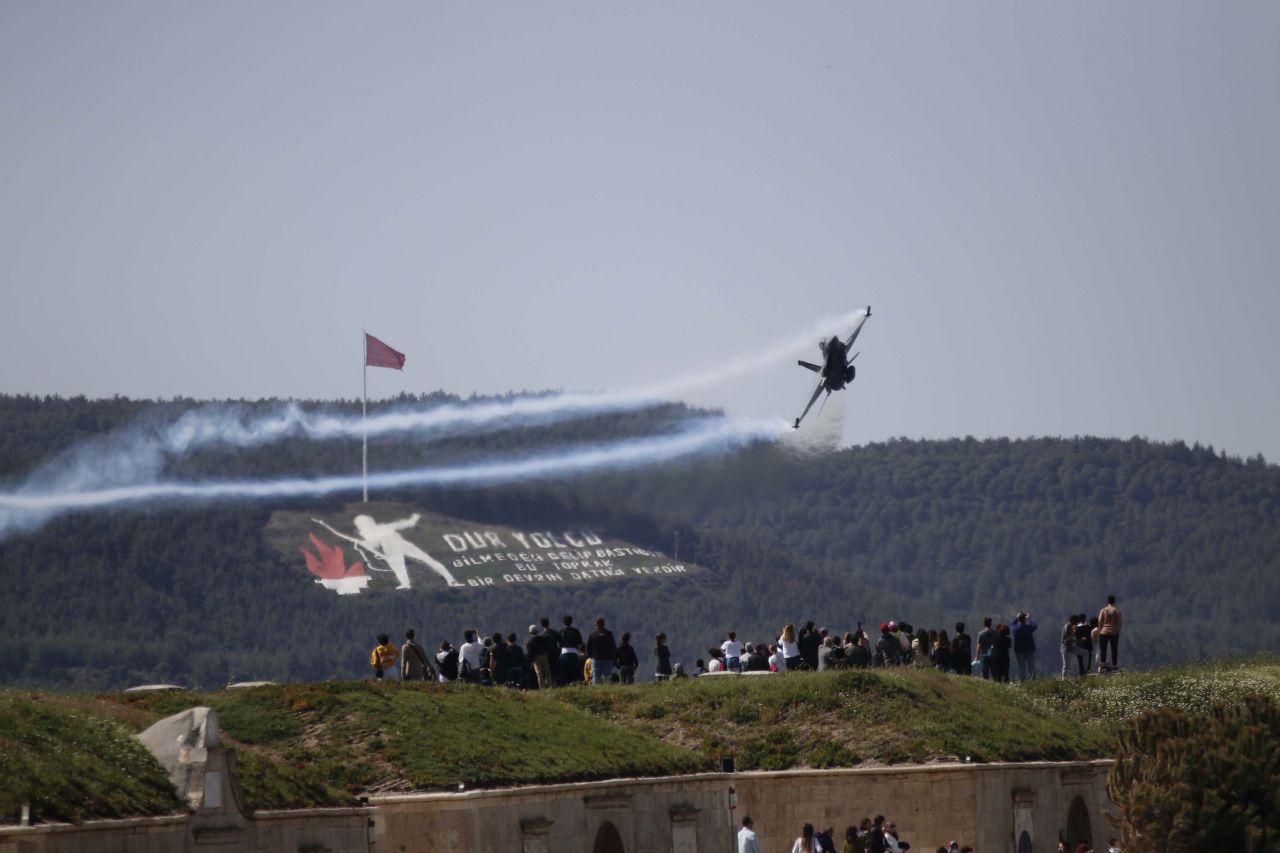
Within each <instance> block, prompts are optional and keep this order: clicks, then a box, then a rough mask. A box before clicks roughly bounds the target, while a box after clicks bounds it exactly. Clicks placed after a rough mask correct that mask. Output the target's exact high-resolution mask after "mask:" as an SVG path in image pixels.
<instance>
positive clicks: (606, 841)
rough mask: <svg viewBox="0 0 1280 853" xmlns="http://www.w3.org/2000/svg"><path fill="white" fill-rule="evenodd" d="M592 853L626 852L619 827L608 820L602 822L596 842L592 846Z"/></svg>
mask: <svg viewBox="0 0 1280 853" xmlns="http://www.w3.org/2000/svg"><path fill="white" fill-rule="evenodd" d="M591 853H626V851H625V850H623V849H622V836H621V835H619V834H618V828H617V827H616V826H614V825H613V824H612V823H610V822H609V821H607V820H606V821H605V822H604V823H602V824H601V825H600V829H599V830H598V831H597V832H596V843H595V845H594V846H592V848H591Z"/></svg>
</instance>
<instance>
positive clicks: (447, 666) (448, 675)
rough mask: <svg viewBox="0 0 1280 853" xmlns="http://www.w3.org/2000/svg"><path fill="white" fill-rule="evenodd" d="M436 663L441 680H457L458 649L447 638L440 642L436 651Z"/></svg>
mask: <svg viewBox="0 0 1280 853" xmlns="http://www.w3.org/2000/svg"><path fill="white" fill-rule="evenodd" d="M436 664H437V666H438V669H439V670H440V680H441V681H457V680H458V650H457V649H455V648H454V647H453V644H452V643H450V642H449V641H448V640H445V641H444V642H442V643H441V644H440V651H439V652H437V653H436Z"/></svg>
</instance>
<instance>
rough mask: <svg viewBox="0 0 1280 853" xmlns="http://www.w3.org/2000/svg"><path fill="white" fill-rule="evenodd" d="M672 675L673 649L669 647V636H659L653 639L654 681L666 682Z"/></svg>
mask: <svg viewBox="0 0 1280 853" xmlns="http://www.w3.org/2000/svg"><path fill="white" fill-rule="evenodd" d="M671 673H672V669H671V649H670V648H668V646H667V635H666V634H659V635H658V636H656V637H654V638H653V680H654V681H666V680H667V679H668V678H670V677H671Z"/></svg>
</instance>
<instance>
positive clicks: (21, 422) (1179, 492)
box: [0, 395, 1280, 689]
mask: <svg viewBox="0 0 1280 853" xmlns="http://www.w3.org/2000/svg"><path fill="white" fill-rule="evenodd" d="M446 399H447V398H445V397H444V396H443V395H432V396H431V397H429V398H424V399H406V400H400V401H392V402H391V403H388V404H385V405H386V406H395V405H405V404H409V403H413V404H415V405H421V404H423V403H428V404H429V403H432V402H442V401H445V400H446ZM201 405H203V404H199V403H197V402H196V401H181V400H179V401H170V402H164V403H149V402H146V401H129V400H123V399H114V400H102V401H90V400H84V399H72V400H65V399H59V398H30V397H13V396H0V424H3V425H4V427H5V429H3V430H0V479H4V480H5V481H6V482H7V483H8V484H9V487H12V486H13V485H15V484H17V483H19V482H21V478H23V477H24V476H26V475H28V474H30V473H31V472H33V471H37V470H39V469H40V468H41V466H42V465H45V464H46V463H48V462H50V461H51V460H57V459H62V460H64V461H65V460H66V459H68V458H72V459H81V458H82V457H84V458H89V457H91V456H92V453H86V452H85V451H84V450H83V448H84V447H85V446H86V445H85V442H86V441H87V442H89V444H88V446H89V447H90V448H91V449H92V448H94V447H99V448H101V447H108V446H113V443H118V442H119V436H120V434H121V433H120V430H121V429H124V428H127V429H141V430H147V429H154V428H156V425H157V424H166V423H171V422H172V421H174V420H175V419H176V418H178V417H179V416H180V415H181V414H182V413H183V412H186V411H190V410H192V409H195V408H199V407H200V406H201ZM235 406H237V407H238V410H239V411H241V412H243V413H254V412H258V413H263V412H267V411H273V410H275V409H276V408H277V407H278V406H279V402H278V401H259V402H245V403H237V404H235ZM307 406H308V407H311V408H315V409H323V410H326V411H332V412H345V413H351V412H352V411H354V410H356V407H355V405H354V404H353V403H351V402H349V401H337V402H333V403H309V404H307ZM375 408H377V409H381V408H383V406H382V405H380V406H378V407H375ZM693 414H695V413H692V412H690V411H689V410H687V409H685V408H684V407H681V406H665V407H660V408H658V409H654V410H643V411H640V412H632V413H626V414H622V415H609V416H604V415H602V416H596V417H591V418H584V419H582V420H579V421H573V422H569V423H561V424H556V425H548V426H545V427H537V428H532V427H531V428H527V429H522V430H518V431H507V432H492V433H477V434H472V435H467V436H462V437H454V438H449V439H443V440H438V441H431V442H428V441H423V440H418V439H413V438H410V437H406V436H397V437H394V438H379V439H376V440H374V441H372V442H371V448H370V454H371V458H372V459H374V460H375V463H376V466H380V467H381V468H382V469H384V470H385V469H388V468H393V467H402V466H410V465H424V464H441V463H444V462H448V461H449V460H458V459H462V458H475V457H481V458H483V457H486V456H487V455H491V454H495V453H501V454H508V453H528V452H531V450H532V449H533V448H537V447H544V446H562V445H568V444H572V443H575V442H581V441H599V440H607V439H611V438H617V437H623V436H630V435H646V434H651V433H652V432H653V431H655V430H661V429H667V428H669V427H670V426H671V425H672V424H677V423H680V422H681V421H682V420H683V419H687V418H688V417H690V416H692V415H693ZM78 448H79V449H78ZM359 454H360V448H359V442H358V441H327V442H305V441H299V440H290V441H284V442H280V443H278V444H273V445H269V446H266V447H259V448H254V449H242V450H233V449H225V448H224V449H213V448H207V449H204V450H201V451H199V452H197V453H194V454H192V455H190V456H188V457H184V458H182V459H176V460H170V462H169V464H168V467H167V468H166V469H165V470H166V471H169V472H171V473H172V474H173V475H174V476H181V477H186V478H197V477H210V478H218V477H231V476H258V477H278V476H286V475H288V476H314V475H320V474H327V473H334V472H344V473H350V472H352V471H358V470H359V458H360V455H359ZM377 497H378V498H379V500H380V501H381V502H382V509H379V512H385V513H387V515H386V516H385V519H401V518H404V517H407V516H410V515H411V514H412V513H418V514H420V515H421V516H422V519H423V520H422V521H421V523H420V526H419V527H418V528H416V529H415V531H414V532H413V533H412V536H415V537H417V538H415V539H414V542H415V543H421V544H424V546H427V550H428V551H429V552H430V553H431V554H433V555H436V556H439V557H440V559H442V560H444V559H445V558H446V557H447V558H448V565H450V566H453V567H454V570H455V571H457V572H458V573H459V575H461V576H465V577H463V580H464V581H467V582H469V581H470V580H471V579H472V578H477V579H479V578H488V579H490V580H491V581H492V583H484V582H483V581H479V580H478V581H477V584H478V585H476V586H471V585H464V587H463V588H449V587H446V586H445V585H444V583H443V581H442V580H440V579H439V578H437V577H435V576H434V575H433V574H432V573H431V572H429V571H425V570H423V568H422V566H421V565H420V564H413V565H412V566H411V569H412V571H413V572H415V574H414V577H413V588H412V589H402V590H396V589H395V586H396V584H395V582H394V580H393V577H392V574H391V573H390V571H389V566H388V565H385V564H384V562H380V560H379V558H378V555H376V554H375V555H368V554H366V555H365V558H366V559H365V561H366V563H367V565H368V572H367V574H368V575H369V578H370V580H369V582H368V585H367V587H365V588H362V590H361V591H360V593H359V594H351V595H340V594H336V593H337V591H336V590H335V589H334V588H332V587H334V586H335V584H330V585H329V586H328V587H326V586H325V585H324V584H323V583H317V582H316V581H317V580H320V578H319V577H318V576H317V575H315V574H314V573H312V572H311V571H310V570H309V563H308V562H307V560H306V558H305V553H304V552H307V551H311V552H312V553H313V555H315V556H317V557H324V556H325V555H321V554H319V552H318V551H316V546H314V545H313V544H312V543H311V541H310V538H309V534H312V533H314V534H316V535H317V536H318V537H319V538H321V539H322V544H323V545H324V546H325V548H326V549H334V548H340V549H341V550H342V553H341V555H340V556H339V555H338V554H337V552H336V551H332V550H328V551H326V554H327V555H328V556H330V557H332V558H333V561H334V562H335V564H336V562H337V561H338V560H339V558H340V559H341V560H344V561H345V562H344V567H349V566H351V565H353V564H354V562H355V560H356V559H357V554H356V549H354V548H353V546H352V545H351V544H350V543H349V542H347V541H346V540H343V539H341V538H340V537H338V536H336V535H335V534H330V533H328V532H327V531H326V530H325V529H323V528H321V527H320V526H317V522H315V521H313V519H319V520H320V521H325V523H326V524H328V525H329V526H330V527H331V528H333V529H334V530H335V531H337V533H342V534H344V535H347V536H351V535H352V534H353V530H352V528H351V524H352V521H353V516H354V515H355V514H357V513H358V512H359V510H358V508H357V507H355V506H354V505H352V504H350V503H349V501H350V496H342V497H341V498H340V499H334V500H290V501H276V502H266V501H259V502H250V503H241V504H206V505H189V504H188V505H176V504H156V505H150V506H147V507H145V508H131V509H117V510H110V511H93V512H83V513H78V514H74V515H68V516H64V517H62V518H59V519H57V520H55V521H53V522H52V523H50V524H48V525H46V526H44V527H42V528H40V529H38V530H33V531H29V532H26V533H20V534H16V535H11V536H8V537H7V538H4V539H3V540H0V572H3V573H4V574H3V578H4V583H3V584H2V585H0V682H3V683H8V684H27V685H45V686H57V687H64V688H65V687H74V688H76V689H106V688H114V687H123V686H127V685H129V684H136V683H142V682H154V681H175V682H178V683H181V684H185V685H189V686H197V687H205V688H216V687H219V686H221V685H223V684H226V683H227V682H229V681H232V680H241V679H249V680H252V679H272V680H276V681H289V680H319V679H326V678H340V679H341V678H352V677H357V676H360V675H362V674H364V672H365V671H366V669H367V667H366V661H367V654H368V651H369V649H370V648H371V646H372V644H373V637H374V635H375V634H376V633H378V632H380V631H385V632H387V633H391V634H393V635H398V634H399V632H400V631H401V630H403V629H404V628H405V627H414V628H416V629H417V631H418V632H419V636H420V637H421V638H423V639H424V640H425V641H426V642H427V644H428V645H435V644H437V643H438V642H439V641H440V640H441V639H445V638H447V639H450V640H452V641H453V642H455V643H456V642H458V640H459V639H460V636H461V631H462V629H463V628H465V627H477V628H479V629H480V630H481V631H482V632H484V633H486V634H491V633H492V632H493V631H496V630H501V631H503V632H504V633H508V632H513V631H514V632H516V633H517V634H518V635H521V636H523V634H524V629H525V628H526V626H527V625H528V624H529V623H530V622H532V621H534V620H535V619H537V618H538V617H541V616H549V617H551V618H553V619H558V617H559V616H560V615H561V614H564V613H572V614H575V615H576V616H577V617H578V623H579V624H580V625H581V624H584V623H586V622H588V621H589V620H590V619H592V618H594V617H595V616H597V615H603V616H605V617H606V618H607V619H608V621H609V623H610V625H611V626H612V627H614V628H615V630H617V631H631V632H632V633H633V634H634V635H635V636H636V638H637V641H636V647H637V649H638V651H639V653H640V656H641V669H640V675H641V677H642V678H643V677H648V673H649V672H651V669H650V667H651V665H652V661H651V659H650V655H649V652H650V649H651V647H652V637H653V635H654V634H655V633H657V632H658V631H665V632H666V633H667V634H668V635H669V636H670V637H671V646H672V649H673V654H674V658H675V659H676V660H679V661H682V662H685V663H686V664H691V663H692V662H693V660H694V659H695V658H697V657H699V656H703V655H704V654H705V650H706V649H707V647H708V646H709V645H711V644H713V643H717V644H718V642H719V641H720V640H721V639H722V638H723V634H724V632H725V631H727V630H730V629H736V630H737V631H738V634H739V637H740V638H742V639H746V640H750V641H757V642H758V641H767V640H770V639H772V638H773V637H776V636H777V634H778V632H779V630H780V628H781V626H782V625H783V624H784V623H786V622H803V621H805V620H808V619H812V620H814V621H816V622H817V623H818V624H820V625H826V626H827V627H829V628H830V629H832V630H833V631H839V632H843V631H845V630H849V629H852V628H853V627H854V625H855V624H856V623H857V622H859V621H861V622H863V623H865V624H868V625H874V624H876V623H878V622H880V621H884V620H887V619H890V618H896V619H899V620H906V621H909V622H911V623H913V624H914V625H917V626H920V625H924V626H928V627H946V628H950V627H951V626H952V624H953V623H954V622H956V621H964V622H966V623H968V624H969V626H970V631H971V633H972V631H973V628H974V626H976V625H977V623H978V621H979V620H980V618H981V617H982V616H983V615H992V616H994V617H995V618H996V619H997V620H998V621H1008V620H1009V617H1010V616H1011V614H1012V612H1013V611H1014V610H1015V609H1028V610H1030V611H1032V613H1033V615H1034V616H1036V617H1037V618H1038V619H1039V621H1040V625H1041V631H1040V634H1039V636H1040V638H1041V639H1040V645H1041V661H1040V665H1041V668H1042V669H1043V670H1046V671H1047V670H1052V669H1054V668H1056V665H1057V661H1056V657H1057V649H1056V634H1057V628H1058V625H1060V624H1061V622H1062V620H1063V619H1064V618H1065V616H1066V615H1067V614H1069V613H1075V612H1080V611H1084V612H1087V613H1095V612H1096V611H1097V609H1098V608H1099V607H1100V606H1101V604H1102V602H1103V597H1104V596H1105V595H1106V594H1107V593H1115V594H1116V595H1118V596H1119V599H1120V605H1121V607H1122V609H1123V610H1124V613H1125V631H1124V637H1123V640H1122V642H1121V649H1120V651H1121V659H1122V663H1124V664H1125V665H1126V666H1129V667H1143V666H1155V665H1159V664H1165V663H1177V662H1188V661H1196V660H1203V659H1209V658H1215V657H1221V656H1224V655H1235V654H1248V653H1254V652H1259V651H1264V650H1268V649H1274V648H1277V647H1280V622H1277V621H1276V620H1275V619H1274V618H1273V614H1272V610H1273V609H1274V608H1273V606H1272V603H1273V602H1275V601H1276V600H1278V599H1280V468H1277V467H1276V466H1274V465H1270V464H1267V463H1266V462H1264V461H1263V460H1262V459H1261V458H1254V459H1250V460H1240V459H1234V458H1229V457H1227V456H1225V455H1223V454H1221V453H1218V452H1215V451H1214V450H1213V449H1212V448H1204V447H1199V446H1190V447H1188V446H1186V445H1184V444H1181V443H1174V444H1159V443H1152V442H1147V441H1143V440H1140V439H1129V440H1118V439H1100V438H1072V439H1051V438H1043V439H1028V440H1007V439H1000V440H989V441H976V440H973V439H954V440H948V441H906V440H900V441H892V442H888V443H883V444H873V445H868V446H865V447H857V448H849V449H846V450H842V451H839V452H835V453H831V454H829V455H826V456H822V457H819V458H797V457H795V456H792V455H789V454H788V453H787V452H785V451H784V450H781V449H779V448H776V447H766V446H759V447H754V448H751V449H749V450H747V451H745V452H742V453H738V454H736V455H733V456H726V457H717V458H713V459H710V460H703V461H698V462H689V461H683V462H680V463H676V464H671V465H667V466H662V467H658V468H651V469H644V470H638V471H635V472H631V473H628V474H625V475H624V474H616V475H610V476H597V477H591V478H575V479H570V480H565V481H558V482H550V481H548V482H544V483H539V484H529V485H524V486H518V487H502V488H499V487H494V488H485V489H476V488H451V489H444V488H441V489H406V490H399V491H395V492H388V493H386V494H379V495H377ZM385 519H384V518H379V521H380V522H381V521H384V520H385ZM464 528H465V530H467V531H489V532H493V533H494V534H495V535H497V536H499V538H500V539H501V541H502V543H503V547H502V548H501V549H499V548H497V547H493V548H490V547H489V546H488V545H486V544H485V542H484V541H483V540H480V544H479V545H478V546H477V545H474V544H473V543H468V541H467V540H466V539H465V537H463V538H455V539H453V540H449V539H447V537H446V534H449V535H453V536H455V537H462V536H463V532H465V531H464ZM281 531H284V532H286V533H288V536H286V537H283V538H282V536H281V535H280V534H281ZM572 531H590V532H593V534H594V535H598V536H599V537H600V538H601V539H602V540H603V541H607V542H609V543H613V544H614V545H617V546H621V547H623V548H634V549H639V550H640V551H644V552H647V554H650V555H654V556H653V557H652V558H650V557H648V556H645V557H643V558H642V559H639V560H638V561H632V562H626V561H625V560H624V561H623V563H622V564H621V565H622V572H621V574H616V575H610V574H609V573H608V571H607V569H601V570H599V573H597V574H593V575H591V576H589V577H587V576H584V577H579V578H574V577H571V576H569V575H567V574H566V575H565V576H564V577H562V578H561V579H560V580H559V581H556V582H543V581H538V580H536V579H533V576H535V575H537V574H540V572H538V571H537V569H536V567H535V568H534V569H530V568H529V566H531V565H535V564H533V563H525V562H524V561H520V560H518V558H519V556H520V555H521V554H527V553H533V552H532V551H530V549H528V548H524V547H519V542H518V540H515V539H513V538H512V536H513V535H514V533H521V535H526V536H532V535H533V534H534V533H539V535H543V536H544V539H545V541H546V542H547V543H548V545H547V547H546V548H541V549H540V550H537V551H536V555H544V554H546V553H555V554H559V555H560V557H558V558H557V560H556V561H555V562H558V563H560V564H567V563H572V562H575V561H580V560H577V558H574V557H573V555H570V558H569V559H566V558H565V557H564V554H565V553H566V552H568V551H570V550H575V551H578V552H581V551H587V550H593V549H587V548H575V547H574V546H573V545H572V543H573V542H574V541H579V542H585V541H586V540H582V539H578V540H575V539H569V540H568V541H565V540H564V539H563V538H562V534H564V533H566V532H570V533H571V532H572ZM326 537H327V538H326ZM450 543H452V544H450ZM554 543H559V544H560V545H562V546H564V547H563V548H557V547H554ZM455 546H456V548H461V549H463V550H454V549H455ZM598 550H607V551H610V552H617V551H619V548H616V547H615V548H595V549H594V550H593V553H592V554H591V560H592V561H594V560H596V559H597V555H596V554H595V553H594V551H598ZM512 554H514V555H515V556H516V557H517V562H521V564H522V566H523V567H522V568H512V569H510V570H508V569H507V568H505V567H503V566H501V565H499V564H498V563H493V564H486V563H484V562H483V561H484V560H486V559H495V560H501V559H505V558H506V557H507V556H508V555H512ZM578 556H581V555H580V554H579V555H578ZM599 559H603V560H610V559H614V558H613V557H612V556H606V557H603V558H599ZM489 565H493V566H494V567H495V568H493V569H492V570H490V568H489ZM663 565H684V566H688V567H691V568H692V569H694V570H690V571H688V572H684V573H680V574H678V575H673V574H654V573H650V574H641V573H636V571H635V570H636V569H644V568H645V567H653V566H663ZM608 568H614V566H612V565H611V566H609V567H608ZM566 571H571V570H566ZM506 576H509V578H508V577H506Z"/></svg>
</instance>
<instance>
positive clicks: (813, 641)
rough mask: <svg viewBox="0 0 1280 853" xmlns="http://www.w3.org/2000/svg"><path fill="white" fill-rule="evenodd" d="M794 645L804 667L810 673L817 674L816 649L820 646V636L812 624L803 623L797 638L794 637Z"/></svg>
mask: <svg viewBox="0 0 1280 853" xmlns="http://www.w3.org/2000/svg"><path fill="white" fill-rule="evenodd" d="M796 645H798V646H799V647H800V657H801V658H802V659H803V660H804V665H805V666H807V667H808V668H809V669H810V670H811V671H813V672H817V671H818V647H819V646H821V645H822V635H821V634H819V633H818V630H817V629H816V628H814V627H813V623H812V622H806V623H804V627H803V628H801V629H800V634H799V636H797V637H796Z"/></svg>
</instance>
